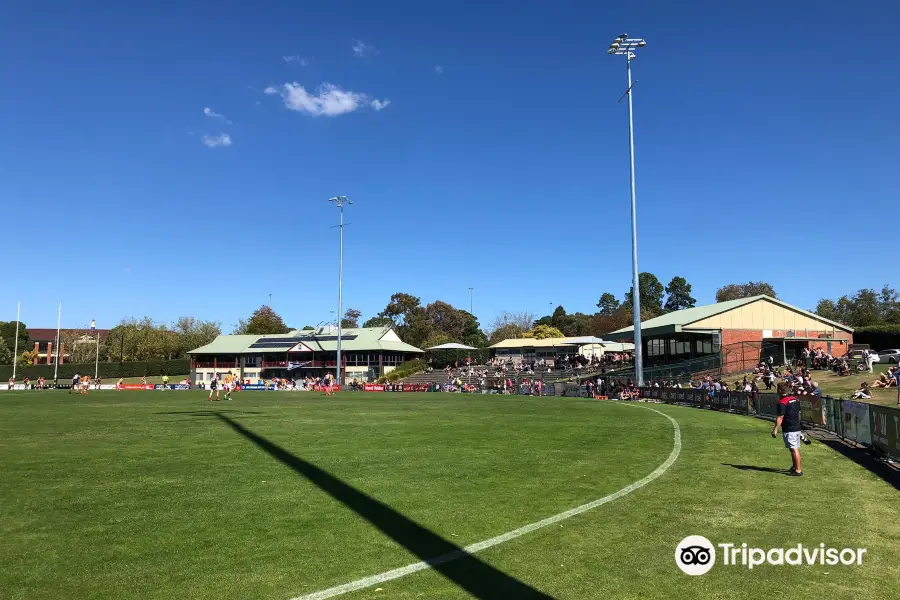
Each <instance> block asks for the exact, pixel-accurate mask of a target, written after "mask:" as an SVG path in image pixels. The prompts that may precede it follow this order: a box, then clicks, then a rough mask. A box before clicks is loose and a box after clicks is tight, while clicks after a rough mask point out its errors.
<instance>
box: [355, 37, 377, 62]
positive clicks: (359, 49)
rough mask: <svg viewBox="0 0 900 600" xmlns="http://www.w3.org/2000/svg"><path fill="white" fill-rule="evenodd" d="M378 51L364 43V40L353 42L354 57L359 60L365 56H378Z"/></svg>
mask: <svg viewBox="0 0 900 600" xmlns="http://www.w3.org/2000/svg"><path fill="white" fill-rule="evenodd" d="M377 53H378V50H377V49H376V48H375V46H370V45H369V44H367V43H365V42H363V41H362V40H354V42H353V56H356V57H357V58H362V57H363V56H367V55H369V54H377Z"/></svg>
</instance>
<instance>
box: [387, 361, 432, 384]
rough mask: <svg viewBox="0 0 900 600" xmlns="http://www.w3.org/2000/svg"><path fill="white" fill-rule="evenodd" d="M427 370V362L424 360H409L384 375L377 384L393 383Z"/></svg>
mask: <svg viewBox="0 0 900 600" xmlns="http://www.w3.org/2000/svg"><path fill="white" fill-rule="evenodd" d="M424 370H425V361H423V360H419V359H416V360H408V361H406V362H405V363H403V364H402V365H400V366H399V367H397V368H396V369H394V370H393V371H391V372H390V373H388V374H387V375H382V376H381V377H379V378H378V379H377V380H376V382H377V383H393V382H395V381H397V380H398V379H403V378H404V377H409V376H410V375H415V374H416V373H420V372H422V371H424Z"/></svg>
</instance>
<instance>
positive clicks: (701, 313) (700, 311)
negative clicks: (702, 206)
mask: <svg viewBox="0 0 900 600" xmlns="http://www.w3.org/2000/svg"><path fill="white" fill-rule="evenodd" d="M757 300H767V301H769V302H772V303H774V304H778V305H779V306H782V307H784V308H786V309H788V310H793V311H796V312H799V313H802V314H804V315H806V316H808V317H811V318H813V319H816V320H818V321H822V322H823V323H828V324H829V325H832V326H834V327H837V328H839V329H843V330H845V331H853V329H852V328H850V327H847V326H846V325H842V324H841V323H836V322H835V321H831V320H829V319H826V318H825V317H822V316H819V315H817V314H813V313H811V312H809V311H805V310H803V309H802V308H797V307H796V306H791V305H790V304H788V303H787V302H784V301H782V300H779V299H778V298H772V297H771V296H766V295H765V294H760V295H759V296H750V297H749V298H738V299H737V300H727V301H725V302H718V303H716V304H706V305H704V306H695V307H693V308H685V309H683V310H676V311H673V312H670V313H666V314H664V315H660V316H658V317H654V318H652V319H648V320H647V321H642V322H641V330H642V331H643V330H644V329H654V328H665V327H668V328H675V329H677V328H681V327H684V326H687V325H690V324H691V323H696V322H697V321H702V320H703V319H708V318H709V317H714V316H716V315H718V314H722V313H724V312H728V311H729V310H734V309H735V308H738V307H741V306H744V305H747V304H752V303H753V302H756V301H757ZM633 331H634V327H633V326H632V327H623V328H622V329H617V330H615V331H613V332H612V333H610V334H609V335H610V336H612V335H617V336H621V334H623V333H631V332H633Z"/></svg>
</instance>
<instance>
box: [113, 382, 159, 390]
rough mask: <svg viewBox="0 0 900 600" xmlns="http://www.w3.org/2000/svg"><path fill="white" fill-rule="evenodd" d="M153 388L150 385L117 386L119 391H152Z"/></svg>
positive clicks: (127, 384) (130, 384) (129, 384)
mask: <svg viewBox="0 0 900 600" xmlns="http://www.w3.org/2000/svg"><path fill="white" fill-rule="evenodd" d="M154 388H155V386H154V385H153V384H152V383H147V384H144V383H123V384H122V385H120V386H119V389H121V390H152V389H154Z"/></svg>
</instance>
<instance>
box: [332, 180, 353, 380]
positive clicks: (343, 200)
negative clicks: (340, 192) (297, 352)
mask: <svg viewBox="0 0 900 600" xmlns="http://www.w3.org/2000/svg"><path fill="white" fill-rule="evenodd" d="M328 201H329V202H334V205H335V206H337V207H338V208H339V209H341V224H340V225H338V227H340V240H341V241H340V253H339V257H338V314H337V329H338V334H337V383H338V385H341V384H342V383H343V379H342V377H341V375H342V373H341V315H343V314H344V312H343V311H344V205H345V204H353V200H348V199H347V197H346V196H335V197H334V198H329V199H328Z"/></svg>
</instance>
